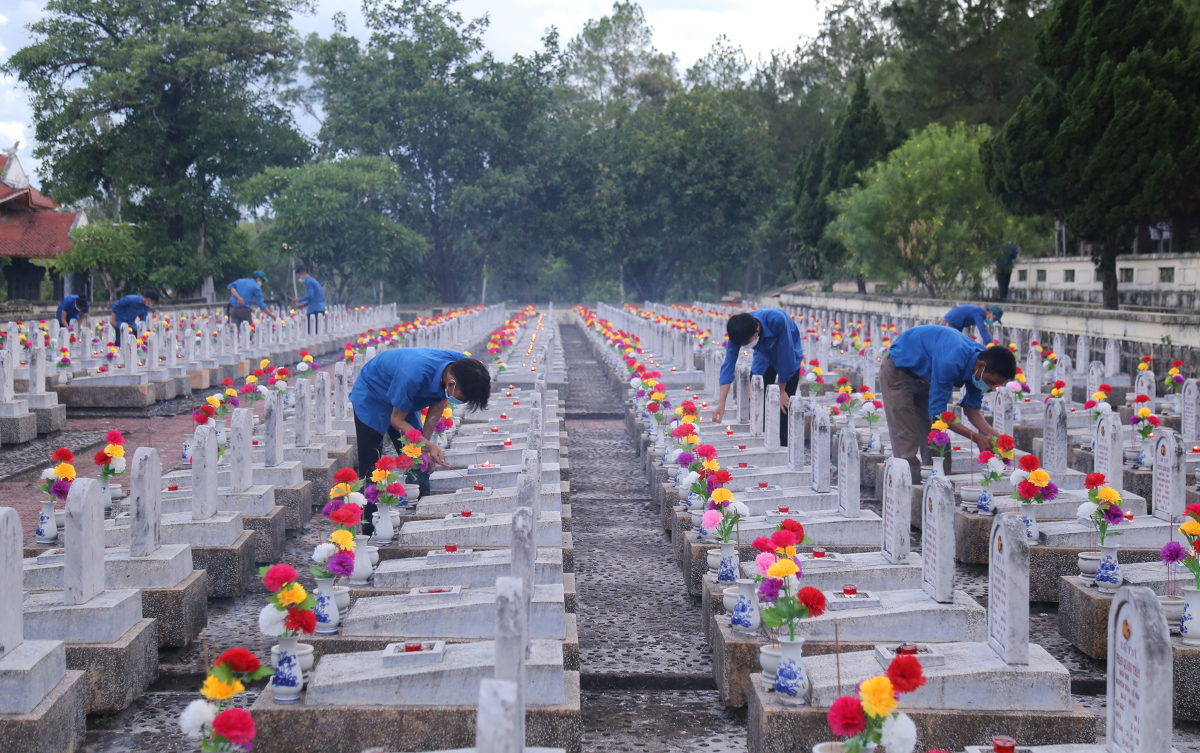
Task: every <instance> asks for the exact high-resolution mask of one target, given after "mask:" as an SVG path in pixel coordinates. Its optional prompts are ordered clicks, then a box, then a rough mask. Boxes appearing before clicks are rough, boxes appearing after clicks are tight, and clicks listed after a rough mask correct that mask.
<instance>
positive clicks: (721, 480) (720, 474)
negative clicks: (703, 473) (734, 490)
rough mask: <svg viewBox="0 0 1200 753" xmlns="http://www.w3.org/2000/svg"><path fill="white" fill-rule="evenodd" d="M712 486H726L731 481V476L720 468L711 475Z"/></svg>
mask: <svg viewBox="0 0 1200 753" xmlns="http://www.w3.org/2000/svg"><path fill="white" fill-rule="evenodd" d="M712 479H713V483H714V484H728V483H729V482H730V481H733V474H732V473H730V472H729V471H727V470H725V469H724V468H722V469H721V470H719V471H717V472H716V473H714V474H713V475H712Z"/></svg>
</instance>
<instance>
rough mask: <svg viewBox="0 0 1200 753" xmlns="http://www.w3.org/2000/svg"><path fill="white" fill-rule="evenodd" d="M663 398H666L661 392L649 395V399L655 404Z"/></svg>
mask: <svg viewBox="0 0 1200 753" xmlns="http://www.w3.org/2000/svg"><path fill="white" fill-rule="evenodd" d="M664 398H666V395H664V394H663V393H661V392H654V393H651V395H650V399H651V400H653V401H654V402H656V403H657V402H660V401H662V400H663V399H664Z"/></svg>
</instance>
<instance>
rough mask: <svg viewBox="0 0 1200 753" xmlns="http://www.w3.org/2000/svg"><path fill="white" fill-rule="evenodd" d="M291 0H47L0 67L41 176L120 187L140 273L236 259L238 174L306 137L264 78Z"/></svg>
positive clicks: (220, 272)
mask: <svg viewBox="0 0 1200 753" xmlns="http://www.w3.org/2000/svg"><path fill="white" fill-rule="evenodd" d="M307 8H308V5H307V4H306V3H305V2H304V1H303V0H259V1H258V2H253V3H247V2H244V1H243V0H234V1H230V2H220V3H206V2H202V3H197V2H191V1H190V0H167V1H165V2H158V1H154V2H152V1H151V0H50V2H48V3H47V5H46V14H45V16H44V17H43V18H42V19H41V20H39V21H37V22H35V23H34V24H32V25H31V26H30V31H31V32H32V35H33V38H34V41H33V42H32V43H31V44H30V45H29V46H27V47H25V48H23V49H21V50H18V51H17V52H16V54H14V55H13V56H12V58H11V59H10V60H9V61H8V62H7V63H6V64H5V66H4V70H5V71H6V72H7V73H9V74H12V75H15V76H16V77H17V78H18V80H19V81H20V82H21V84H22V85H23V86H24V87H25V88H27V89H28V90H29V92H30V95H31V99H32V103H33V108H34V112H35V113H36V116H35V117H36V121H37V124H36V133H37V139H38V148H37V151H36V154H37V156H39V157H40V158H42V159H43V160H45V164H46V180H45V182H44V188H45V189H46V191H47V193H49V194H50V195H53V196H54V197H55V198H56V199H57V200H58V201H60V202H73V201H78V200H81V199H87V198H93V199H97V200H101V201H103V200H105V199H109V200H111V198H112V197H114V196H115V197H118V198H119V199H121V200H122V205H123V215H124V219H125V220H126V221H133V222H135V223H137V224H138V226H139V227H140V228H141V233H140V235H141V238H142V242H143V244H144V245H145V247H146V249H147V252H148V257H149V258H148V259H147V269H148V270H150V271H149V276H150V278H151V280H152V281H154V282H155V283H157V284H158V285H160V286H162V287H166V288H183V289H187V288H195V287H196V286H197V285H198V284H199V283H200V281H201V280H202V279H203V278H205V277H210V276H217V277H225V276H233V275H234V274H236V273H239V272H241V271H243V270H240V269H236V267H237V266H239V265H240V264H242V263H244V261H245V254H246V243H245V239H244V238H243V237H241V234H240V233H239V232H238V231H237V228H236V223H237V220H238V209H237V206H236V204H235V201H234V193H235V189H236V186H237V184H238V182H239V181H241V180H242V179H244V178H246V177H249V176H250V175H253V174H256V173H258V172H260V171H261V170H262V169H263V168H264V167H267V166H268V165H279V164H293V163H294V162H295V161H296V160H298V159H302V158H304V156H305V155H306V154H307V151H308V149H307V146H306V144H305V142H304V140H303V139H302V138H301V137H300V136H299V134H298V133H297V132H296V131H295V129H294V128H293V126H292V123H291V119H290V117H289V116H288V113H287V112H286V111H285V110H283V109H282V108H281V107H279V106H278V105H277V104H275V102H274V101H273V100H272V97H271V95H270V94H269V92H270V91H271V90H272V89H274V88H275V87H276V86H279V85H282V84H283V83H284V82H285V81H286V79H287V77H288V75H289V72H290V70H291V66H292V61H293V51H294V42H295V35H294V32H293V31H292V28H291V25H290V21H291V15H292V13H293V12H295V11H297V10H304V9H307Z"/></svg>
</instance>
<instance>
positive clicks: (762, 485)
mask: <svg viewBox="0 0 1200 753" xmlns="http://www.w3.org/2000/svg"><path fill="white" fill-rule="evenodd" d="M767 486H769V484H767V482H766V481H759V482H758V488H759V489H766V488H767Z"/></svg>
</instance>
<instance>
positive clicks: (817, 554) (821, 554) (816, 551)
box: [812, 546, 825, 560]
mask: <svg viewBox="0 0 1200 753" xmlns="http://www.w3.org/2000/svg"><path fill="white" fill-rule="evenodd" d="M812 554H813V557H814V558H815V559H819V560H820V559H825V550H824V548H822V547H819V546H815V547H813V550H812Z"/></svg>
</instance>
